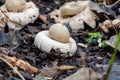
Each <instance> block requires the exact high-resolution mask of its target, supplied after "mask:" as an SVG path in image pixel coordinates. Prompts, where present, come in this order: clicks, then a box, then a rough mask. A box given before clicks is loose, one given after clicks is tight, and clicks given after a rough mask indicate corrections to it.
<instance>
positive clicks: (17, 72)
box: [0, 56, 25, 80]
mask: <svg viewBox="0 0 120 80" xmlns="http://www.w3.org/2000/svg"><path fill="white" fill-rule="evenodd" d="M0 59H1V60H2V61H4V62H5V63H6V64H8V65H9V66H10V67H11V68H12V69H13V71H15V73H16V74H18V76H19V77H20V78H21V79H22V80H25V78H24V77H23V76H22V75H21V74H20V73H19V71H18V70H17V69H16V68H14V67H13V66H12V65H11V64H10V63H9V62H8V61H7V60H5V59H4V58H2V57H1V56H0Z"/></svg>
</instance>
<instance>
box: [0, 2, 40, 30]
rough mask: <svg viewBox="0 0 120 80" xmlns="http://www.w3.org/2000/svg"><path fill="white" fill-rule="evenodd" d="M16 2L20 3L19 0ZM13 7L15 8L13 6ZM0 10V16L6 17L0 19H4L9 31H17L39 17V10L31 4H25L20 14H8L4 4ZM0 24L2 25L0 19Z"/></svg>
mask: <svg viewBox="0 0 120 80" xmlns="http://www.w3.org/2000/svg"><path fill="white" fill-rule="evenodd" d="M8 1H9V0H8ZM10 1H11V0H10ZM13 1H15V0H13ZM17 1H20V2H21V0H17ZM21 5H22V4H21ZM13 7H16V6H14V5H13ZM0 8H1V10H2V12H0V14H5V15H6V16H7V17H6V16H5V15H3V16H2V18H4V19H5V21H6V22H5V23H7V25H8V27H9V29H14V30H19V29H21V28H22V27H24V26H25V25H27V24H28V23H33V22H34V21H35V20H36V19H37V17H38V16H39V9H38V8H37V7H36V5H35V4H34V3H33V2H26V4H25V7H24V8H23V10H22V11H20V12H9V11H8V10H7V8H6V4H5V5H3V6H1V7H0ZM2 20H3V19H2ZM0 24H2V23H1V19H0Z"/></svg>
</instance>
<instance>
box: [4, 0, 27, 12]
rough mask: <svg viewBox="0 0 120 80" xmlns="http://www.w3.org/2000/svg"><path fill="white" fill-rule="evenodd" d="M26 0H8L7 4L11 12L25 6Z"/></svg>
mask: <svg viewBox="0 0 120 80" xmlns="http://www.w3.org/2000/svg"><path fill="white" fill-rule="evenodd" d="M25 4H26V0H6V3H5V6H6V8H7V9H8V11H9V12H19V11H22V10H23V8H24V7H25Z"/></svg>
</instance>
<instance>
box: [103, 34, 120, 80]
mask: <svg viewBox="0 0 120 80" xmlns="http://www.w3.org/2000/svg"><path fill="white" fill-rule="evenodd" d="M119 43H120V32H119V33H118V37H117V40H116V43H115V49H114V52H113V54H112V57H111V59H110V63H109V67H108V70H107V74H106V77H105V80H108V78H109V75H110V71H111V69H112V66H113V64H114V60H115V57H116V54H117V50H118V46H119Z"/></svg>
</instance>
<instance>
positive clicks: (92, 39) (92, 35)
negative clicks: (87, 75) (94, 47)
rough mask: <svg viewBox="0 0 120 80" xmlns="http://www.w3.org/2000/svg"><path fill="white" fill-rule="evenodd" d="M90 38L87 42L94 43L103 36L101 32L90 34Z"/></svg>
mask: <svg viewBox="0 0 120 80" xmlns="http://www.w3.org/2000/svg"><path fill="white" fill-rule="evenodd" d="M88 36H89V38H88V39H87V40H86V41H87V43H89V44H90V43H92V41H94V39H99V38H101V37H102V34H101V33H99V32H95V33H88Z"/></svg>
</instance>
